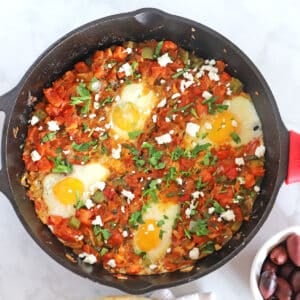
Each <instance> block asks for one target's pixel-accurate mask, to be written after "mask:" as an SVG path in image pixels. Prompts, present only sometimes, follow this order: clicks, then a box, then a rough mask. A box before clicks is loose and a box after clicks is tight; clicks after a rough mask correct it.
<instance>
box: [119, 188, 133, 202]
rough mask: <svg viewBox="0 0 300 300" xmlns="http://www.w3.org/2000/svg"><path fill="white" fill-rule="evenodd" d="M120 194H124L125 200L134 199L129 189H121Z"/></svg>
mask: <svg viewBox="0 0 300 300" xmlns="http://www.w3.org/2000/svg"><path fill="white" fill-rule="evenodd" d="M121 195H122V196H124V197H125V198H127V202H128V203H129V202H130V201H132V200H133V199H134V197H135V196H134V194H133V193H132V192H131V191H127V190H124V189H123V190H122V192H121Z"/></svg>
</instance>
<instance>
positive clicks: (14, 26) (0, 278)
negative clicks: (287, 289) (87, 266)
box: [0, 0, 300, 300]
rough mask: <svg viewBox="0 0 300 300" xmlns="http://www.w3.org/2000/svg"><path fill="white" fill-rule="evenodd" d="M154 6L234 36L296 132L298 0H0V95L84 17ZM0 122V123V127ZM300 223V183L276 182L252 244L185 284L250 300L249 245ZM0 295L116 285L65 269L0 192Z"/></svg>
mask: <svg viewBox="0 0 300 300" xmlns="http://www.w3.org/2000/svg"><path fill="white" fill-rule="evenodd" d="M141 7H156V8H160V9H163V10H166V11H168V12H170V13H174V14H178V15H182V16H184V17H187V18H190V19H194V20H196V21H199V22H201V23H203V24H206V25H208V26H209V27H211V28H213V29H215V30H217V31H219V32H220V33H222V34H223V35H225V36H226V37H228V38H229V39H231V40H232V41H233V42H234V43H236V44H237V45H238V46H239V47H240V48H241V49H242V50H243V51H244V52H245V53H246V54H247V55H248V56H249V57H250V58H251V59H252V60H253V61H254V63H255V64H256V65H257V66H258V67H259V69H260V71H261V72H262V73H263V75H264V76H265V78H266V80H267V81H268V83H269V84H270V86H271V89H272V90H273V93H274V95H275V98H276V100H277V103H278V105H279V108H280V111H281V114H282V117H283V120H284V122H285V124H286V126H287V127H288V128H293V129H296V130H298V131H300V117H299V116H300V99H299V91H300V80H299V75H298V74H299V70H300V56H299V53H300V18H299V11H300V2H299V1H296V0H295V1H287V0H286V1H261V0H255V1H254V0H249V1H241V0H239V1H226V0H224V1H213V0H210V1H182V0H181V1H175V0H173V1H164V2H163V1H161V0H159V1H158V0H151V1H137V0H135V1H129V0H128V1H106V0H105V1H100V0H90V1H88V0H81V1H79V0H75V1H67V0H64V1H59V0H52V1H40V0H27V1H25V0H24V1H21V0H20V1H14V0H10V1H4V0H1V1H0V41H1V43H0V94H3V93H5V92H7V91H8V90H10V89H11V88H13V87H14V86H15V85H16V84H17V83H18V82H19V80H20V79H21V77H22V75H23V74H24V73H25V71H26V70H27V68H28V67H29V66H30V65H31V64H32V62H33V61H34V60H35V59H36V57H37V56H38V55H39V54H40V53H41V52H42V51H44V49H45V48H46V47H48V46H49V45H50V44H51V43H52V42H54V41H55V40H56V39H58V38H59V37H61V36H62V35H64V34H65V33H67V32H68V31H70V30H72V29H74V28H76V27H77V26H79V25H82V24H84V23H86V22H88V21H91V20H94V19H97V18H100V17H103V16H107V15H110V14H115V13H119V12H125V11H129V10H134V9H137V8H141ZM1 128H2V127H0V129H1ZM297 223H298V224H299V223H300V185H299V184H294V185H291V186H282V188H281V190H280V192H279V195H278V198H277V201H276V204H275V207H274V209H273V210H272V212H271V215H270V217H269V218H268V220H267V222H266V223H265V224H264V226H263V228H262V229H261V230H260V231H259V233H258V234H257V236H256V237H255V238H254V239H253V240H252V241H251V243H250V244H249V245H248V246H247V247H246V248H245V249H244V250H243V251H242V252H241V253H240V254H239V255H238V256H237V257H235V258H234V259H233V260H231V261H230V262H229V263H228V264H226V265H225V266H223V267H222V268H220V269H219V270H217V271H215V272H213V273H212V274H210V275H208V276H206V277H205V278H202V279H199V280H197V281H194V282H192V283H190V284H187V285H184V286H178V287H176V288H173V289H172V291H173V292H174V293H175V294H176V295H178V296H179V295H182V294H183V293H185V292H187V291H190V292H192V291H195V290H199V291H215V293H216V294H217V297H218V299H244V300H248V299H252V297H251V293H250V289H249V284H248V277H249V270H250V265H251V261H252V259H253V257H254V255H255V252H256V249H257V248H258V247H259V246H260V245H261V244H262V243H263V241H264V240H265V239H266V238H267V237H268V236H270V235H272V234H273V233H275V232H277V231H278V230H279V229H282V228H285V227H286V226H288V225H292V224H297ZM0 237H1V246H0V299H3V300H4V299H12V300H14V299H18V300H23V299H24V300H35V299H38V300H44V299H45V300H48V299H49V300H50V299H57V300H62V299H73V300H85V299H95V297H97V296H100V295H104V294H120V293H121V292H119V291H117V290H115V289H110V288H107V287H104V286H102V285H99V284H95V283H93V282H91V281H89V280H87V279H83V278H81V277H79V276H77V275H74V274H73V273H71V272H69V271H68V270H66V269H64V268H63V267H61V266H60V265H58V264H57V263H56V262H55V261H53V260H52V259H51V258H50V257H48V256H47V255H46V254H45V253H44V252H43V251H42V250H41V249H40V248H39V247H38V246H37V245H36V244H35V242H34V241H33V240H32V239H31V238H30V237H29V236H28V234H27V233H26V231H25V230H24V228H23V227H22V225H21V224H20V222H19V221H18V219H17V217H16V215H15V213H14V211H13V209H12V207H11V206H10V204H9V202H8V200H7V199H6V198H5V197H4V196H3V195H0Z"/></svg>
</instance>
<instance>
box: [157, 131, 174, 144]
mask: <svg viewBox="0 0 300 300" xmlns="http://www.w3.org/2000/svg"><path fill="white" fill-rule="evenodd" d="M155 140H156V142H157V144H159V145H161V144H168V143H171V142H172V137H171V135H170V134H169V133H166V134H163V135H161V136H158V137H156V138H155Z"/></svg>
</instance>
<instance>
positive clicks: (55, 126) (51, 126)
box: [47, 121, 59, 131]
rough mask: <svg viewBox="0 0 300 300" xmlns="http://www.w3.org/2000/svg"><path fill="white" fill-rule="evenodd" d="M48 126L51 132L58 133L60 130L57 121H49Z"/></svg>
mask: <svg viewBox="0 0 300 300" xmlns="http://www.w3.org/2000/svg"><path fill="white" fill-rule="evenodd" d="M47 125H48V130H49V131H58V130H59V125H58V124H57V122H56V121H49V122H48V123H47Z"/></svg>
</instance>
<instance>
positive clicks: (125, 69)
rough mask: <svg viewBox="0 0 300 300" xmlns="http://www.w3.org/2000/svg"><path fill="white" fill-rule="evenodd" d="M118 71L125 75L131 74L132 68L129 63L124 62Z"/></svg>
mask: <svg viewBox="0 0 300 300" xmlns="http://www.w3.org/2000/svg"><path fill="white" fill-rule="evenodd" d="M118 72H124V73H125V75H126V76H130V75H131V74H132V68H131V65H130V64H129V63H125V64H123V65H122V66H121V67H120V68H119V70H118Z"/></svg>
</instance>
